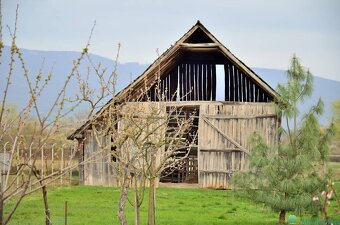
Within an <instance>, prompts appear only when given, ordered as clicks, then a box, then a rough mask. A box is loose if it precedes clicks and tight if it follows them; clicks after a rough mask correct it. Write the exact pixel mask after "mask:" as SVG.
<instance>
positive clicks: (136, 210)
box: [134, 177, 139, 225]
mask: <svg viewBox="0 0 340 225" xmlns="http://www.w3.org/2000/svg"><path fill="white" fill-rule="evenodd" d="M134 198H135V199H134V208H135V225H139V197H138V185H137V177H135V196H134Z"/></svg>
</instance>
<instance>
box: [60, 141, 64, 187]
mask: <svg viewBox="0 0 340 225" xmlns="http://www.w3.org/2000/svg"><path fill="white" fill-rule="evenodd" d="M63 170H64V145H63V146H62V147H61V161H60V172H61V176H60V185H61V186H63Z"/></svg>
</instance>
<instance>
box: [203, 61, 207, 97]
mask: <svg viewBox="0 0 340 225" xmlns="http://www.w3.org/2000/svg"><path fill="white" fill-rule="evenodd" d="M202 86H203V88H202V94H203V99H202V100H204V101H206V100H208V94H207V65H206V64H202Z"/></svg>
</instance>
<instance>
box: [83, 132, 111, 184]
mask: <svg viewBox="0 0 340 225" xmlns="http://www.w3.org/2000/svg"><path fill="white" fill-rule="evenodd" d="M98 139H99V141H100V142H101V143H100V145H101V146H103V147H106V142H107V141H108V137H99V138H98ZM84 144H85V145H84V184H85V185H103V186H113V185H114V186H115V185H116V183H117V182H116V180H115V177H116V176H115V174H114V172H115V171H114V170H113V169H112V166H111V155H110V152H109V151H107V150H105V148H104V149H103V148H100V147H99V145H98V141H97V140H96V138H95V136H94V134H93V132H92V130H87V131H86V133H85V140H84Z"/></svg>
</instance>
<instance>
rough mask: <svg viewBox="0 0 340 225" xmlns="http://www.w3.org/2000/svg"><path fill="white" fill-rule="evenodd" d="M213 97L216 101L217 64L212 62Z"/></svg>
mask: <svg viewBox="0 0 340 225" xmlns="http://www.w3.org/2000/svg"><path fill="white" fill-rule="evenodd" d="M211 79H212V81H211V93H212V94H211V98H212V101H216V64H211Z"/></svg>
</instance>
